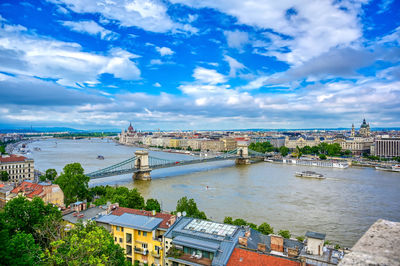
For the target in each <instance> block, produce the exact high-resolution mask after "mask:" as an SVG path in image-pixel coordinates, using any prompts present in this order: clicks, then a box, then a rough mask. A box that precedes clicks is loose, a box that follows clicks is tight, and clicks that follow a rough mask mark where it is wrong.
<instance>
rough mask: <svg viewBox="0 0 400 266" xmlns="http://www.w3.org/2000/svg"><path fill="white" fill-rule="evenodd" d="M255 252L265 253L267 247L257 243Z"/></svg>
mask: <svg viewBox="0 0 400 266" xmlns="http://www.w3.org/2000/svg"><path fill="white" fill-rule="evenodd" d="M257 250H258V251H261V252H266V251H267V246H266V245H265V244H263V243H258V244H257Z"/></svg>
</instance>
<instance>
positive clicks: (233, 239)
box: [164, 217, 244, 265]
mask: <svg viewBox="0 0 400 266" xmlns="http://www.w3.org/2000/svg"><path fill="white" fill-rule="evenodd" d="M196 226H197V227H196ZM224 226H225V224H221V223H215V222H210V221H205V220H199V219H193V218H190V217H181V218H179V220H177V221H176V222H175V224H174V225H173V226H171V228H170V229H168V231H167V232H166V233H165V234H164V237H166V238H171V239H172V243H173V244H178V245H182V246H187V247H192V248H198V249H200V250H205V251H210V252H213V253H214V254H215V255H214V258H213V261H212V265H226V263H228V260H229V257H230V255H231V254H232V252H233V249H234V248H235V246H236V244H237V242H238V239H239V237H241V236H243V235H244V230H243V229H241V228H240V227H238V226H233V225H227V227H225V228H224ZM214 229H220V230H222V231H221V233H220V234H218V232H219V231H218V230H214ZM232 229H233V231H232ZM215 232H216V233H215ZM224 233H226V234H224ZM170 259H171V260H174V261H177V260H175V259H174V258H170ZM181 259H182V258H181ZM187 264H188V263H187ZM190 265H191V264H190Z"/></svg>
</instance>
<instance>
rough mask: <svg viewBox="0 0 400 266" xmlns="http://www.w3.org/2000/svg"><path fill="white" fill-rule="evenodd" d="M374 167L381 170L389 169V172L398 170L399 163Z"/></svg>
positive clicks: (399, 167)
mask: <svg viewBox="0 0 400 266" xmlns="http://www.w3.org/2000/svg"><path fill="white" fill-rule="evenodd" d="M375 169H376V170H382V171H390V172H400V164H396V165H392V166H376V167H375Z"/></svg>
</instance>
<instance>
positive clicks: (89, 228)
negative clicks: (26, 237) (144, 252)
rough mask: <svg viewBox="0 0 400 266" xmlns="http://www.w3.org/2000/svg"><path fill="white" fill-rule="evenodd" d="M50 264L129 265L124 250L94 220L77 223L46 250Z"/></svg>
mask: <svg viewBox="0 0 400 266" xmlns="http://www.w3.org/2000/svg"><path fill="white" fill-rule="evenodd" d="M46 256H47V258H46V259H47V262H48V263H49V264H51V265H129V264H128V261H127V260H126V259H125V254H124V250H123V249H122V248H121V247H120V246H119V245H117V244H115V243H114V240H113V237H112V236H111V234H110V233H109V232H108V231H107V230H105V229H104V228H102V227H99V226H97V225H96V223H95V222H89V223H87V224H86V226H83V225H82V224H77V225H76V227H75V228H74V229H73V230H71V231H70V232H69V233H68V235H67V236H66V237H64V238H62V239H60V240H57V241H54V242H52V243H51V248H50V249H47V250H46Z"/></svg>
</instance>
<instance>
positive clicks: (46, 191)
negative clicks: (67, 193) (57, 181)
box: [10, 181, 64, 207]
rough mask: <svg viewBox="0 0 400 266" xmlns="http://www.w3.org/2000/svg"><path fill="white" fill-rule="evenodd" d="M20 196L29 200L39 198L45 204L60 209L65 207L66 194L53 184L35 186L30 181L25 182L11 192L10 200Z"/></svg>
mask: <svg viewBox="0 0 400 266" xmlns="http://www.w3.org/2000/svg"><path fill="white" fill-rule="evenodd" d="M19 195H21V196H24V197H26V198H27V199H28V200H32V199H33V198H34V197H39V198H41V199H42V200H43V201H44V202H45V203H49V204H54V205H56V206H59V207H63V206H64V193H63V192H62V190H61V188H60V187H59V186H58V185H54V184H51V183H40V184H35V183H32V182H30V181H24V182H22V183H21V184H19V185H18V186H16V187H15V188H14V189H13V190H11V195H10V199H12V198H15V197H17V196H19Z"/></svg>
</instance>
